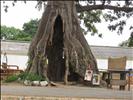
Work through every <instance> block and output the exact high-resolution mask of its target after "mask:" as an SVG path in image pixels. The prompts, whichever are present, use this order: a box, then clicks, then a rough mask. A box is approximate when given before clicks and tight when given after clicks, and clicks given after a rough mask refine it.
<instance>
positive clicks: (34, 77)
mask: <svg viewBox="0 0 133 100" xmlns="http://www.w3.org/2000/svg"><path fill="white" fill-rule="evenodd" d="M18 77H19V78H20V79H21V80H30V81H42V80H45V78H43V77H41V76H39V75H37V74H33V73H26V72H23V73H21V74H19V75H18Z"/></svg>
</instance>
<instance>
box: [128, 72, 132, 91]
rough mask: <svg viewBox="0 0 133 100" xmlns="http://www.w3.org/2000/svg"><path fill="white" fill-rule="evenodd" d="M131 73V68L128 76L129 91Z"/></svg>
mask: <svg viewBox="0 0 133 100" xmlns="http://www.w3.org/2000/svg"><path fill="white" fill-rule="evenodd" d="M130 75H131V71H130V70H129V76H128V91H130V77H131V76H130Z"/></svg>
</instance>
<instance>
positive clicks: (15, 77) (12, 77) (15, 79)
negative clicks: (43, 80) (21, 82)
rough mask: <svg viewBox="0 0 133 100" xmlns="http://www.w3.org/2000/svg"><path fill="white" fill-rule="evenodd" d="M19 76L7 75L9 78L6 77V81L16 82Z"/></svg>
mask: <svg viewBox="0 0 133 100" xmlns="http://www.w3.org/2000/svg"><path fill="white" fill-rule="evenodd" d="M18 78H19V77H18V75H12V76H9V77H7V79H5V81H4V82H7V83H9V82H14V81H17V80H18Z"/></svg>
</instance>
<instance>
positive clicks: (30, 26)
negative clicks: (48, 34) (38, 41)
mask: <svg viewBox="0 0 133 100" xmlns="http://www.w3.org/2000/svg"><path fill="white" fill-rule="evenodd" d="M38 24H39V20H38V19H34V20H33V19H32V20H30V21H29V22H27V23H24V24H23V32H24V33H26V34H28V35H30V36H31V37H33V36H34V34H35V33H36V31H37V28H38Z"/></svg>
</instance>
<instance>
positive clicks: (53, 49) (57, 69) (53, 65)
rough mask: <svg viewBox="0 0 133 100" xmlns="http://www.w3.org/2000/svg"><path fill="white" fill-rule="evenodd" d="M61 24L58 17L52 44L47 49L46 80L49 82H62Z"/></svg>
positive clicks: (63, 61)
mask: <svg viewBox="0 0 133 100" xmlns="http://www.w3.org/2000/svg"><path fill="white" fill-rule="evenodd" d="M63 34H64V33H63V23H62V19H61V16H60V15H58V16H57V18H56V20H55V23H54V33H53V38H52V43H51V45H49V46H48V47H47V56H48V60H49V63H48V78H49V79H50V80H51V81H63V78H64V73H65V59H64V58H63V48H64V44H63V43H64V42H63Z"/></svg>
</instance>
